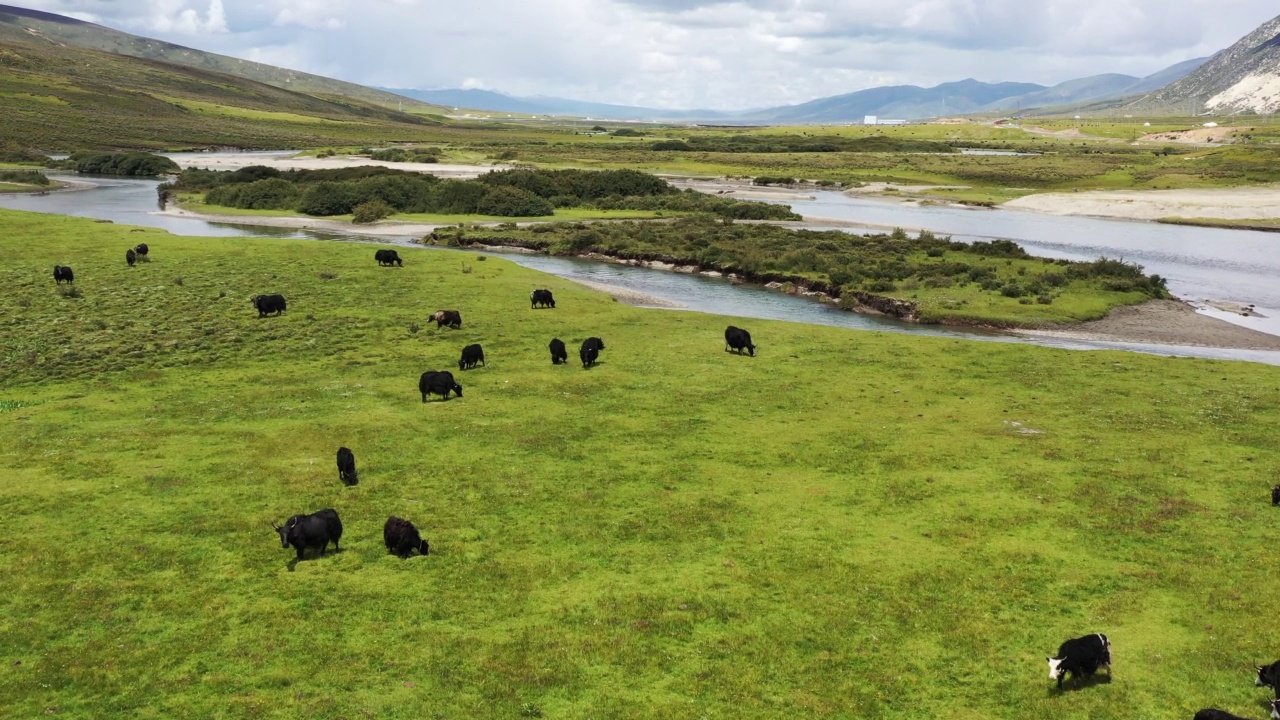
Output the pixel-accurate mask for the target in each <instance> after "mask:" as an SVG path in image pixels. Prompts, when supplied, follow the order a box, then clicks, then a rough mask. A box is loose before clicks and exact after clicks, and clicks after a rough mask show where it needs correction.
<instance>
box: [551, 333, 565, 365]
mask: <svg viewBox="0 0 1280 720" xmlns="http://www.w3.org/2000/svg"><path fill="white" fill-rule="evenodd" d="M549 347H550V348H551V364H552V365H559V364H560V363H567V362H569V349H568V348H566V347H565V346H564V341H563V340H561V339H560V338H553V339H552V340H551V345H550V346H549Z"/></svg>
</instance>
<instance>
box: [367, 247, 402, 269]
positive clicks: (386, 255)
mask: <svg viewBox="0 0 1280 720" xmlns="http://www.w3.org/2000/svg"><path fill="white" fill-rule="evenodd" d="M373 259H374V260H377V261H378V265H381V266H383V267H390V266H391V265H395V266H397V267H404V261H403V260H401V259H400V253H398V252H396V251H395V250H379V251H377V252H375V253H374V254H373Z"/></svg>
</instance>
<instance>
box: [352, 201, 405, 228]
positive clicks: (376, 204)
mask: <svg viewBox="0 0 1280 720" xmlns="http://www.w3.org/2000/svg"><path fill="white" fill-rule="evenodd" d="M393 212H395V209H394V208H392V207H391V206H390V205H388V204H387V203H385V202H383V201H382V200H378V199H374V200H366V201H365V202H362V203H360V204H359V205H357V206H355V208H353V209H352V211H351V214H352V218H351V222H353V223H356V224H357V225H366V224H368V223H372V222H377V221H379V220H381V219H383V218H385V217H387V216H389V215H391V214H392V213H393Z"/></svg>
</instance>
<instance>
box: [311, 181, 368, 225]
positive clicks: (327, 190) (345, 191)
mask: <svg viewBox="0 0 1280 720" xmlns="http://www.w3.org/2000/svg"><path fill="white" fill-rule="evenodd" d="M357 201H358V197H357V195H356V193H355V189H354V188H353V187H352V186H351V185H349V184H347V183H338V182H321V183H316V184H315V185H312V186H311V187H309V188H307V189H306V191H305V192H303V194H302V199H301V200H300V201H299V202H298V211H299V212H302V213H305V214H307V215H316V216H319V217H327V216H331V215H346V214H347V213H349V212H351V211H352V210H353V209H355V206H356V203H357Z"/></svg>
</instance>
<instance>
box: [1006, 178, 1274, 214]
mask: <svg viewBox="0 0 1280 720" xmlns="http://www.w3.org/2000/svg"><path fill="white" fill-rule="evenodd" d="M1001 207H1004V208H1008V209H1011V210H1031V211H1034V212H1042V213H1049V214H1051V215H1093V216H1098V217H1108V218H1120V219H1124V220H1159V219H1161V218H1170V217H1179V218H1213V219H1221V220H1265V219H1268V218H1280V185H1261V186H1254V187H1241V188H1202V189H1198V190H1098V191H1090V192H1080V193H1043V194H1040V195H1028V196H1026V197H1022V198H1018V199H1016V200H1010V201H1009V202H1007V203H1005V204H1004V205H1002V206H1001Z"/></svg>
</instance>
